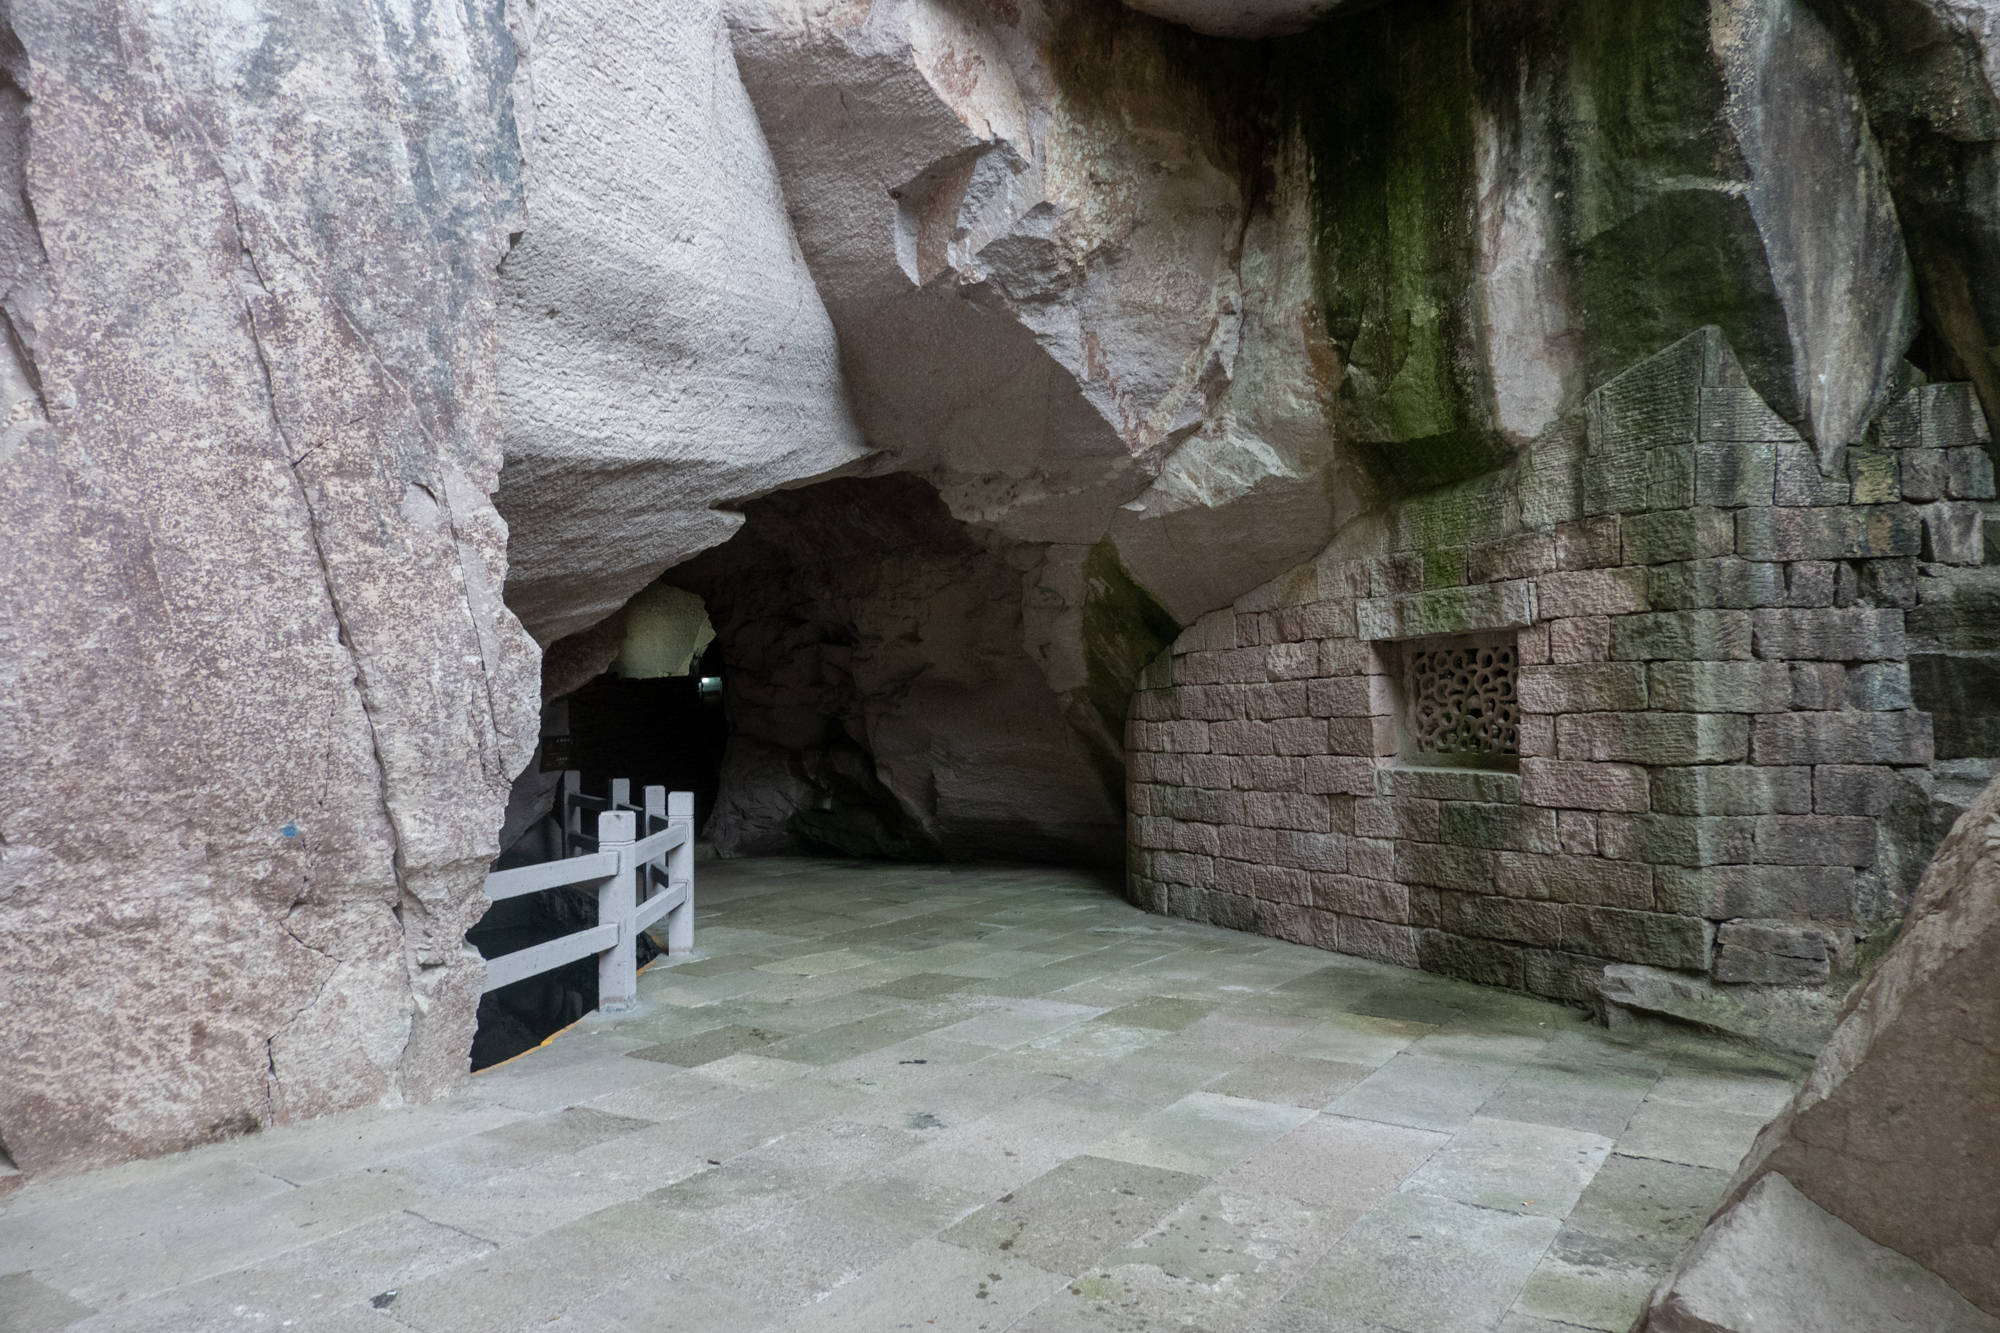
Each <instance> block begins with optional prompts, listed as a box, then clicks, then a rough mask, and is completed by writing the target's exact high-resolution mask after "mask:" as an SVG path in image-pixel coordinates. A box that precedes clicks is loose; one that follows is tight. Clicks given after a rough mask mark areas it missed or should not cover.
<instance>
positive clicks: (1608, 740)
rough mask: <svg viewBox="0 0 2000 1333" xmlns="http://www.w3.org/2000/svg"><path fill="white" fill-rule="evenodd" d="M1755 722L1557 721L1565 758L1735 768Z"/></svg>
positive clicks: (1698, 716) (1705, 716) (1673, 717)
mask: <svg viewBox="0 0 2000 1333" xmlns="http://www.w3.org/2000/svg"><path fill="white" fill-rule="evenodd" d="M1749 737H1750V719H1748V718H1746V717H1743V716H1741V715H1739V714H1722V713H1572V714H1566V715H1564V716H1561V717H1558V718H1557V719H1556V753H1557V755H1558V756H1559V757H1561V758H1563V759H1580V760H1588V761H1590V762H1593V763H1624V764H1730V763H1735V762H1737V761H1739V760H1741V759H1742V758H1743V757H1744V756H1745V754H1746V753H1747V752H1748V749H1749Z"/></svg>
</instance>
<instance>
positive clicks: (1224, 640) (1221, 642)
mask: <svg viewBox="0 0 2000 1333" xmlns="http://www.w3.org/2000/svg"><path fill="white" fill-rule="evenodd" d="M1234 647H1236V613H1235V612H1234V611H1232V610H1229V609H1228V608H1224V609H1222V610H1220V611H1210V612H1209V613H1208V614H1206V615H1204V616H1201V617H1199V618H1198V619H1197V620H1196V621H1195V622H1194V624H1192V625H1190V626H1188V628H1187V630H1186V631H1185V632H1184V633H1183V634H1182V635H1181V637H1180V641H1179V643H1177V644H1176V645H1175V651H1177V652H1178V651H1181V650H1183V649H1186V650H1194V649H1203V650H1207V651H1213V652H1220V651H1222V650H1223V649H1226V648H1234Z"/></svg>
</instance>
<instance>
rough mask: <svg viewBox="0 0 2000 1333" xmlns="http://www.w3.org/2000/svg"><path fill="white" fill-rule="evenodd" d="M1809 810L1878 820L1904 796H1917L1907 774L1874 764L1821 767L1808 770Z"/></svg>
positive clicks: (1912, 782)
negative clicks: (1811, 802) (1810, 798)
mask: <svg viewBox="0 0 2000 1333" xmlns="http://www.w3.org/2000/svg"><path fill="white" fill-rule="evenodd" d="M1812 775H1813V807H1812V808H1813V810H1814V812H1815V813H1817V814H1822V815H1867V816H1869V817H1871V818H1880V817H1881V816H1883V815H1886V814H1888V813H1890V811H1891V810H1892V809H1893V808H1894V807H1895V805H1896V804H1897V802H1898V801H1899V800H1900V799H1902V798H1903V797H1904V796H1905V795H1906V794H1915V795H1917V796H1921V795H1922V794H1923V793H1922V791H1921V790H1920V789H1918V790H1916V791H1915V792H1914V793H1913V792H1912V788H1913V787H1918V785H1919V784H1918V782H1917V780H1916V779H1913V777H1912V776H1911V770H1908V769H1894V768H1884V767H1881V766H1879V765H1875V764H1822V765H1820V766H1819V767H1818V768H1815V769H1813V770H1812Z"/></svg>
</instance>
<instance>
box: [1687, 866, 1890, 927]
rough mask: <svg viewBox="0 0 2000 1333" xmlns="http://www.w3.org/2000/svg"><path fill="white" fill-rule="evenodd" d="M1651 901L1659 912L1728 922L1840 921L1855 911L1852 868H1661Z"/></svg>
mask: <svg viewBox="0 0 2000 1333" xmlns="http://www.w3.org/2000/svg"><path fill="white" fill-rule="evenodd" d="M1653 897H1654V899H1655V901H1656V902H1657V903H1658V905H1659V907H1660V910H1661V911H1666V912H1679V913H1682V914H1684V915H1689V916H1702V917H1708V918H1709V919H1711V920H1726V919H1728V918H1730V917H1741V916H1790V917H1808V918H1818V919H1821V920H1839V919H1841V918H1843V917H1847V916H1850V915H1852V914H1853V911H1854V868H1853V867H1852V866H1710V867H1707V868H1704V869H1684V868H1681V867H1677V866H1660V867H1658V868H1656V869H1655V870H1654V872H1653Z"/></svg>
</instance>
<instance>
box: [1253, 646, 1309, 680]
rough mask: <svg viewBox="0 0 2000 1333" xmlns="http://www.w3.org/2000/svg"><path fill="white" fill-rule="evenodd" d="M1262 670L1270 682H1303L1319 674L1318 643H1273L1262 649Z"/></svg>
mask: <svg viewBox="0 0 2000 1333" xmlns="http://www.w3.org/2000/svg"><path fill="white" fill-rule="evenodd" d="M1264 669H1265V672H1266V673H1267V674H1268V675H1269V677H1270V679H1272V680H1304V679H1306V678H1307V677H1309V676H1316V675H1318V674H1319V644H1318V643H1316V642H1315V643H1274V644H1270V645H1268V646H1267V647H1266V648H1265V649H1264Z"/></svg>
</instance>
